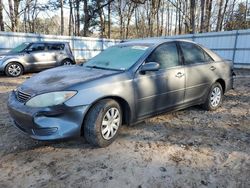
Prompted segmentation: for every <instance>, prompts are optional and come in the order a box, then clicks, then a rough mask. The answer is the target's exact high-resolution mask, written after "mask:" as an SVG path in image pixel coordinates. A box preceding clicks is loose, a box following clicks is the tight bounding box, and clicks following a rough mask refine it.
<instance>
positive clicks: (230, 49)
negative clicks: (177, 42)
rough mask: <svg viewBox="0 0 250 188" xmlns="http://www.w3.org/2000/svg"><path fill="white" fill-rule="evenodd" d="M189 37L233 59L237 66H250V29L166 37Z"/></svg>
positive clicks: (188, 38)
mask: <svg viewBox="0 0 250 188" xmlns="http://www.w3.org/2000/svg"><path fill="white" fill-rule="evenodd" d="M164 38H170V39H187V40H192V41H195V42H197V43H199V44H202V45H203V46H205V47H207V48H210V49H211V50H213V51H215V52H216V53H218V54H219V55H220V56H222V57H223V58H225V59H229V60H232V61H233V62H234V66H235V67H239V68H245V67H247V68H249V67H250V30H249V29H248V30H236V31H225V32H211V33H199V34H188V35H178V36H170V37H164Z"/></svg>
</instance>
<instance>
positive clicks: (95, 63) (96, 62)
mask: <svg viewBox="0 0 250 188" xmlns="http://www.w3.org/2000/svg"><path fill="white" fill-rule="evenodd" d="M147 49H148V46H146V45H145V46H144V45H118V46H113V47H109V48H107V49H106V50H104V51H103V52H101V53H100V54H98V55H97V56H95V57H94V58H92V59H90V60H89V61H87V62H86V63H85V64H84V66H87V67H93V68H105V69H115V70H127V69H129V68H130V67H131V66H132V65H134V64H135V63H136V62H137V61H138V60H139V58H140V57H141V56H142V55H143V54H144V53H145V52H146V50H147Z"/></svg>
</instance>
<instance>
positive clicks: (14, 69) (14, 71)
mask: <svg viewBox="0 0 250 188" xmlns="http://www.w3.org/2000/svg"><path fill="white" fill-rule="evenodd" d="M8 73H9V74H10V75H11V76H18V75H20V74H21V67H20V65H17V64H12V65H10V66H9V68H8Z"/></svg>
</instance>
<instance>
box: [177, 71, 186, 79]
mask: <svg viewBox="0 0 250 188" xmlns="http://www.w3.org/2000/svg"><path fill="white" fill-rule="evenodd" d="M182 76H184V74H183V73H182V72H178V73H177V74H176V75H175V77H177V78H181V77H182Z"/></svg>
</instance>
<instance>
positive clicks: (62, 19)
mask: <svg viewBox="0 0 250 188" xmlns="http://www.w3.org/2000/svg"><path fill="white" fill-rule="evenodd" d="M60 7H61V35H64V18H63V0H60Z"/></svg>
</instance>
